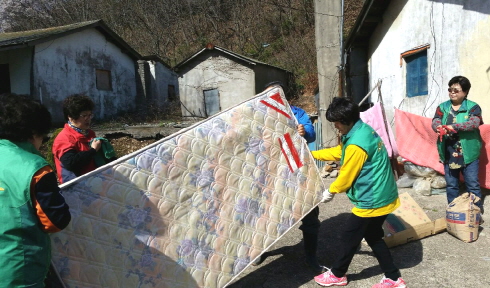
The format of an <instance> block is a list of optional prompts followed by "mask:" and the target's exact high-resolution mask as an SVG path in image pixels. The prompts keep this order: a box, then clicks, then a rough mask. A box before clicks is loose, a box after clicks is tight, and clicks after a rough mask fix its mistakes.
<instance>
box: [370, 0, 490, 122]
mask: <svg viewBox="0 0 490 288" xmlns="http://www.w3.org/2000/svg"><path fill="white" fill-rule="evenodd" d="M461 3H462V4H459V3H445V2H441V1H435V0H434V1H427V0H410V1H407V0H393V1H391V4H390V6H389V7H388V9H387V11H386V12H385V15H384V16H383V21H382V22H381V23H380V24H379V25H378V27H377V28H376V30H375V33H374V34H373V36H372V37H371V41H370V43H369V75H370V77H369V78H370V80H369V81H370V87H374V85H375V84H376V83H377V82H378V80H382V88H381V93H382V96H383V100H384V103H385V108H386V114H387V117H388V120H389V121H390V122H391V123H393V121H392V120H393V117H394V107H396V108H398V109H401V110H404V111H408V112H411V113H414V114H417V115H422V116H426V117H433V114H434V112H435V109H436V107H437V105H438V104H439V103H441V102H443V101H446V100H448V93H447V83H448V81H449V80H450V79H451V78H452V77H453V76H456V75H463V76H466V77H468V79H470V81H471V83H472V88H471V92H470V95H469V98H470V99H472V100H474V101H476V102H477V103H479V104H480V106H482V109H483V118H484V121H485V122H486V123H490V122H489V121H490V111H488V112H487V113H485V111H486V107H489V106H488V104H489V101H490V99H488V98H489V97H488V95H489V92H490V53H489V52H488V51H489V48H490V33H489V32H488V31H490V16H489V15H490V1H462V2H461ZM424 44H429V45H430V48H429V49H428V50H427V60H428V69H429V70H428V89H429V92H428V95H424V96H419V97H412V98H407V97H406V96H405V95H406V89H405V87H406V80H405V71H406V70H405V69H406V65H405V63H403V65H402V66H400V54H401V53H403V52H405V51H407V50H410V49H413V48H415V47H417V46H420V45H424ZM377 100H378V98H377V93H374V94H373V97H372V101H374V102H375V101H377Z"/></svg>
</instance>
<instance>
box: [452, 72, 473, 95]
mask: <svg viewBox="0 0 490 288" xmlns="http://www.w3.org/2000/svg"><path fill="white" fill-rule="evenodd" d="M454 84H459V86H461V89H463V91H464V92H466V94H468V92H470V88H471V83H470V80H468V78H466V77H464V76H454V77H453V78H451V80H449V83H447V85H449V87H451V86H453V85H454Z"/></svg>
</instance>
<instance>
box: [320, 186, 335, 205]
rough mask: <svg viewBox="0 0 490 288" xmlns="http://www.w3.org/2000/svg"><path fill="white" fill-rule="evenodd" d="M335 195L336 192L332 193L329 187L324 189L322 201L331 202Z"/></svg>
mask: <svg viewBox="0 0 490 288" xmlns="http://www.w3.org/2000/svg"><path fill="white" fill-rule="evenodd" d="M334 195H335V194H332V193H330V191H329V190H328V189H327V190H325V191H323V195H322V200H321V201H320V202H322V203H327V202H330V201H331V200H332V199H333V196H334Z"/></svg>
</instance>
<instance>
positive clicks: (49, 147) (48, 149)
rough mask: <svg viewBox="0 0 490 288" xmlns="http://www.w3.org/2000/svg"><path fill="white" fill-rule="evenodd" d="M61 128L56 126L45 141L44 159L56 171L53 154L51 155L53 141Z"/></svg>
mask: <svg viewBox="0 0 490 288" xmlns="http://www.w3.org/2000/svg"><path fill="white" fill-rule="evenodd" d="M61 130H63V128H58V129H56V130H54V131H53V133H51V137H50V138H49V140H48V142H47V143H46V146H47V147H46V161H48V163H49V165H51V167H52V168H53V171H55V172H56V165H55V164H54V155H53V142H54V139H55V138H56V136H58V134H59V133H60V132H61Z"/></svg>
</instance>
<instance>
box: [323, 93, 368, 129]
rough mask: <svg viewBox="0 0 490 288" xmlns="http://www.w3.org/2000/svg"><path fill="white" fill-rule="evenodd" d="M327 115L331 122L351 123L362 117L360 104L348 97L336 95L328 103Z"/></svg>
mask: <svg viewBox="0 0 490 288" xmlns="http://www.w3.org/2000/svg"><path fill="white" fill-rule="evenodd" d="M325 116H326V117H327V120H328V121H330V122H340V123H342V124H344V125H350V124H352V123H356V122H357V120H359V119H360V115H359V106H358V105H357V104H356V103H354V102H353V101H352V100H350V99H348V98H343V97H342V98H341V97H335V98H333V100H332V103H330V105H328V109H327V113H326V114H325Z"/></svg>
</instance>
